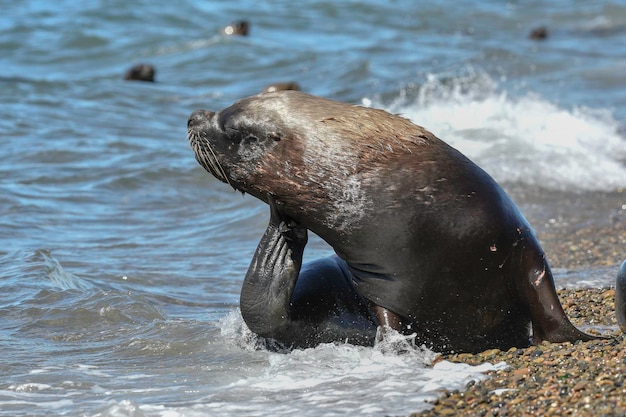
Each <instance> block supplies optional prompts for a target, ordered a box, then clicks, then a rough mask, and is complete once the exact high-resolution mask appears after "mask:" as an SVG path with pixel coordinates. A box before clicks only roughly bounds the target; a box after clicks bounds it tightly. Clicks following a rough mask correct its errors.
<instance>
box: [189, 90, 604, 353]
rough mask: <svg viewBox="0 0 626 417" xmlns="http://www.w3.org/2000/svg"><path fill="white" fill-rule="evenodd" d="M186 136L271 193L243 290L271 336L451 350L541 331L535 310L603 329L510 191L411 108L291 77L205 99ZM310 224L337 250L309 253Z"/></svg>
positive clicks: (222, 174) (257, 326)
mask: <svg viewBox="0 0 626 417" xmlns="http://www.w3.org/2000/svg"><path fill="white" fill-rule="evenodd" d="M187 137H188V140H189V142H190V145H191V148H192V149H193V151H194V153H195V157H196V160H197V161H198V162H199V163H200V165H202V166H203V167H204V168H205V169H206V170H207V171H209V172H210V173H211V174H213V175H214V176H215V177H216V178H218V179H219V180H220V181H222V182H225V183H227V184H230V185H231V186H232V187H233V188H235V189H236V190H239V191H241V192H243V193H247V194H250V195H252V196H254V197H256V198H258V199H260V200H262V201H264V202H266V203H268V204H269V205H270V223H269V226H268V228H267V230H266V231H265V234H264V236H263V238H262V239H261V242H260V243H259V245H258V247H257V250H256V253H255V254H254V257H253V259H252V262H251V264H250V267H249V269H248V272H247V274H246V277H245V279H244V283H243V286H242V291H241V300H240V306H241V313H242V316H243V318H244V320H245V322H246V324H247V325H248V327H249V328H250V330H251V331H253V332H254V333H257V334H258V335H260V336H262V337H265V338H269V339H274V340H275V341H277V342H279V343H280V344H282V345H283V346H285V347H308V346H314V345H316V344H317V343H320V342H328V341H348V342H351V343H355V344H373V343H374V342H375V340H376V330H377V328H380V329H386V330H389V329H390V328H391V329H394V330H397V331H399V332H401V333H404V334H415V335H416V341H417V343H423V344H426V345H427V346H428V347H430V348H432V349H434V350H436V351H440V352H450V351H456V352H479V351H482V350H485V349H488V348H500V349H507V348H510V347H512V346H517V347H523V346H528V345H529V344H530V334H529V332H530V327H531V325H532V340H533V341H534V342H535V343H539V342H541V341H544V340H546V341H550V342H566V341H575V340H590V339H592V338H594V337H593V336H590V335H588V334H585V333H583V332H581V331H579V330H578V329H576V328H575V327H574V326H573V325H572V324H571V323H570V321H569V320H568V318H567V317H566V315H565V313H564V311H563V308H562V307H561V304H560V302H559V300H558V297H557V294H556V291H555V287H554V281H553V279H552V273H551V271H550V267H549V266H548V263H547V261H546V259H545V255H544V253H543V251H542V249H541V247H540V245H539V242H538V241H537V238H536V237H535V234H534V232H533V230H532V228H531V227H530V225H529V224H528V222H527V221H526V219H525V218H524V217H523V216H522V214H521V213H520V211H519V210H518V208H517V206H516V205H515V203H514V202H513V201H512V200H511V198H510V197H509V196H508V195H507V194H506V193H505V191H504V190H503V189H502V188H501V187H500V186H499V185H498V184H497V183H496V182H495V181H494V180H493V179H492V178H491V177H490V176H489V175H488V174H487V173H486V172H485V171H483V170H482V169H481V168H479V167H478V166H477V165H475V164H474V163H473V162H472V161H470V160H469V159H468V158H467V157H465V156H464V155H462V154H461V153H460V152H459V151H457V150H456V149H454V148H453V147H451V146H449V145H448V144H446V143H445V142H443V141H442V140H440V139H438V138H437V137H435V135H433V134H432V133H431V132H429V131H428V130H426V129H424V128H423V127H421V126H417V125H415V124H413V123H411V122H410V121H409V120H407V119H405V118H402V117H400V116H396V115H392V114H389V113H387V112H385V111H383V110H378V109H371V108H365V107H360V106H355V105H350V104H346V103H340V102H336V101H332V100H327V99H324V98H319V97H315V96H312V95H308V94H305V93H302V92H298V91H279V92H274V93H262V94H259V95H256V96H252V97H248V98H245V99H242V100H240V101H238V102H236V103H235V104H233V105H232V106H230V107H228V108H226V109H224V110H222V111H220V112H218V113H214V112H211V111H206V110H197V111H195V112H193V113H192V114H191V115H190V117H189V120H188V123H187ZM307 230H310V231H312V232H313V233H315V234H317V235H318V236H320V237H321V238H322V239H323V240H325V241H326V242H327V243H328V244H329V245H330V246H332V248H333V249H334V250H335V252H336V256H332V257H329V258H326V259H321V260H317V261H314V262H312V263H310V264H305V265H302V254H303V250H304V247H305V245H306V243H307ZM383 334H384V333H383Z"/></svg>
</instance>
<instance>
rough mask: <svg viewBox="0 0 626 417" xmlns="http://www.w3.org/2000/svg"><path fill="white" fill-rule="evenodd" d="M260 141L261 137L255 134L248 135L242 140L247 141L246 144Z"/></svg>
mask: <svg viewBox="0 0 626 417" xmlns="http://www.w3.org/2000/svg"><path fill="white" fill-rule="evenodd" d="M258 141H259V138H257V137H256V136H254V135H248V136H246V137H245V138H243V141H242V142H243V143H245V144H246V145H249V144H251V143H256V142H258Z"/></svg>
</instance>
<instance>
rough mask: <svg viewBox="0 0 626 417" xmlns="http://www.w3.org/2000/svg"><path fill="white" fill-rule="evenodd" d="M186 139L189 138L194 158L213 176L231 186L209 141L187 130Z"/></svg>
mask: <svg viewBox="0 0 626 417" xmlns="http://www.w3.org/2000/svg"><path fill="white" fill-rule="evenodd" d="M187 140H189V144H190V145H191V148H192V149H193V151H194V153H195V155H196V160H197V161H198V162H199V163H200V165H202V166H203V167H204V169H206V170H207V171H209V172H210V173H211V174H213V175H214V176H215V177H217V178H218V179H220V180H222V181H224V182H226V183H227V184H228V185H230V186H231V187H232V184H231V183H230V181H229V179H228V177H227V176H226V172H225V171H224V168H223V167H222V165H221V164H220V162H219V160H218V158H217V155H216V154H215V151H214V150H213V148H212V147H211V145H210V144H209V142H208V141H207V140H205V139H203V138H202V137H201V136H200V134H199V133H197V132H192V131H187Z"/></svg>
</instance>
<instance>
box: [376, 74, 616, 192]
mask: <svg viewBox="0 0 626 417" xmlns="http://www.w3.org/2000/svg"><path fill="white" fill-rule="evenodd" d="M364 104H365V105H370V104H371V105H373V106H374V107H377V106H381V103H377V102H376V101H375V100H374V101H373V100H370V99H364ZM386 107H387V110H389V111H391V112H393V113H400V114H403V115H404V116H405V117H408V118H410V119H411V120H412V121H413V122H415V123H417V124H419V125H422V126H424V127H426V128H427V129H429V130H431V131H432V132H433V133H434V134H435V135H437V136H438V137H440V138H441V139H443V140H445V141H446V142H448V143H449V144H451V145H452V146H454V147H456V148H457V149H459V150H460V151H461V152H463V153H464V154H466V155H467V156H468V157H470V158H471V159H472V160H474V161H475V162H476V163H477V164H478V165H480V166H481V167H482V168H483V169H485V170H486V171H487V172H489V173H490V174H491V175H492V176H493V177H494V178H495V179H496V180H497V181H499V182H503V183H505V182H508V183H521V184H524V185H531V186H542V187H545V188H548V189H555V190H569V191H576V190H580V191H585V190H586V191H593V190H601V191H610V190H616V189H620V188H624V187H626V139H625V138H623V137H622V136H621V135H620V133H619V124H618V123H617V122H616V121H615V120H614V118H613V117H612V115H611V112H610V111H608V110H604V109H589V108H572V109H565V108H562V107H559V106H557V105H556V104H554V103H553V102H551V101H550V100H548V99H546V98H543V97H541V96H538V95H536V94H533V93H528V94H526V95H523V96H521V97H517V98H513V97H510V96H509V94H507V92H504V91H501V90H500V89H499V87H498V85H497V83H496V82H495V81H494V80H493V79H491V78H490V77H489V76H487V75H485V74H480V73H471V74H470V75H467V76H463V77H458V78H455V79H453V80H450V79H447V80H445V81H442V79H440V78H439V77H436V76H430V77H429V78H428V80H427V82H426V83H425V84H424V85H423V86H421V87H420V88H419V91H418V94H417V95H416V97H415V98H412V99H407V98H406V96H404V95H401V96H400V97H398V99H397V100H396V101H395V102H394V103H392V104H390V105H389V106H386Z"/></svg>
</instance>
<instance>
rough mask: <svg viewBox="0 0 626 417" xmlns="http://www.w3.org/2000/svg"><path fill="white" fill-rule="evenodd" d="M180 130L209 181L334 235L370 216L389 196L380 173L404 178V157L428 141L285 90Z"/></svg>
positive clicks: (373, 115) (402, 122)
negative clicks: (279, 208)
mask: <svg viewBox="0 0 626 417" xmlns="http://www.w3.org/2000/svg"><path fill="white" fill-rule="evenodd" d="M187 127H188V135H187V136H188V138H189V142H190V145H191V147H192V149H193V150H194V152H195V156H196V160H197V161H198V162H199V163H200V165H202V166H203V167H204V168H205V169H206V170H207V171H209V172H210V173H211V174H213V175H214V176H215V177H216V178H218V179H219V180H221V181H223V182H225V183H228V184H230V185H231V186H233V187H234V188H235V189H237V190H239V191H241V192H244V193H248V194H251V195H253V196H255V197H257V198H259V199H261V200H263V201H265V202H267V195H272V196H273V197H274V199H275V201H277V202H278V203H279V204H283V205H284V207H285V211H286V213H287V214H288V215H289V216H290V217H292V218H294V219H296V220H299V221H303V222H316V223H321V224H323V225H324V227H326V228H329V229H334V230H344V229H347V228H350V227H351V225H355V224H358V222H359V220H360V219H361V218H362V217H363V216H366V215H367V214H368V212H370V211H372V210H375V207H376V206H379V204H378V203H377V202H376V201H375V200H379V199H383V198H385V195H384V193H386V192H391V191H390V187H388V186H386V185H385V183H384V180H383V179H385V178H388V176H387V173H388V172H391V173H393V175H405V174H398V171H399V165H401V164H403V162H402V161H403V158H405V157H406V158H413V157H414V152H416V151H417V150H418V148H421V147H423V146H424V144H425V142H426V141H427V139H428V137H429V136H428V135H431V134H430V133H429V132H427V131H426V130H423V129H422V128H420V127H418V126H416V125H414V124H412V123H410V122H409V121H408V120H406V119H404V118H401V117H399V116H394V115H391V114H389V113H387V112H384V111H382V110H376V109H368V108H364V107H360V106H355V105H351V104H347V103H339V102H336V101H332V100H326V99H321V98H319V97H314V96H311V95H308V94H306V93H302V92H298V91H291V90H287V91H278V92H273V93H262V94H259V95H256V96H252V97H248V98H244V99H242V100H239V101H238V102H236V103H235V104H233V105H232V106H230V107H228V108H226V109H224V110H222V111H220V112H217V113H215V112H212V111H206V110H197V111H195V112H193V113H192V114H191V115H190V117H189V120H188V124H187ZM382 188H384V189H385V190H383V191H381V189H382ZM394 193H395V194H399V193H397V190H396V191H394ZM393 203H394V201H393V200H389V201H387V202H386V203H385V204H393Z"/></svg>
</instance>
